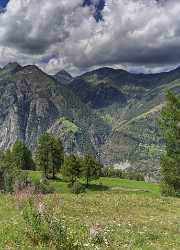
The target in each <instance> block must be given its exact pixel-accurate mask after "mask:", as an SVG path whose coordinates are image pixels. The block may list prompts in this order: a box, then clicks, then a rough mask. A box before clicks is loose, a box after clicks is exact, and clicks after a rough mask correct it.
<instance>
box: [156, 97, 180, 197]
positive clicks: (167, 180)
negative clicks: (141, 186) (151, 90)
mask: <svg viewBox="0 0 180 250" xmlns="http://www.w3.org/2000/svg"><path fill="white" fill-rule="evenodd" d="M159 125H160V130H161V134H162V136H163V138H164V141H165V145H166V147H165V153H164V154H163V155H162V158H161V176H162V178H161V188H162V193H163V194H165V195H180V97H176V96H175V95H174V94H173V93H171V92H168V93H167V95H166V104H165V106H164V107H163V108H162V111H161V115H160V119H159Z"/></svg>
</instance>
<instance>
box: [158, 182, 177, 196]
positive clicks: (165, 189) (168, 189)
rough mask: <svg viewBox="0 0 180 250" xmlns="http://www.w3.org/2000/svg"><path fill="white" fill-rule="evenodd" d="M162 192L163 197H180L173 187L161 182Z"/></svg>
mask: <svg viewBox="0 0 180 250" xmlns="http://www.w3.org/2000/svg"><path fill="white" fill-rule="evenodd" d="M160 190H161V194H162V195H163V196H172V197H175V196H180V194H179V193H177V192H176V191H175V189H174V188H173V187H172V186H170V185H168V184H167V183H166V182H164V181H161V183H160Z"/></svg>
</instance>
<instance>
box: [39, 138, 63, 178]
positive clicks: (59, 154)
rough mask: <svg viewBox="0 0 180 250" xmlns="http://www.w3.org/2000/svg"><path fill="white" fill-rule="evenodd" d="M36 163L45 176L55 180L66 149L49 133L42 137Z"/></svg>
mask: <svg viewBox="0 0 180 250" xmlns="http://www.w3.org/2000/svg"><path fill="white" fill-rule="evenodd" d="M35 158H36V163H37V165H38V166H39V168H40V169H41V170H43V172H44V174H45V176H46V177H47V178H49V175H50V174H51V175H52V178H55V175H56V174H57V173H58V172H59V170H60V168H61V166H62V164H63V160H64V148H63V145H62V143H61V141H60V140H59V139H57V138H56V137H55V136H54V135H52V134H49V133H44V134H43V135H42V136H40V138H39V140H38V144H37V147H36V152H35Z"/></svg>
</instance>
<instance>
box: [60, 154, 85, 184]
mask: <svg viewBox="0 0 180 250" xmlns="http://www.w3.org/2000/svg"><path fill="white" fill-rule="evenodd" d="M80 170H81V159H80V158H79V157H78V156H77V155H74V154H70V155H68V156H67V157H66V158H65V161H64V166H63V171H62V174H63V176H64V177H68V178H69V179H70V181H71V184H73V183H74V182H75V181H76V180H77V179H78V178H79V177H80Z"/></svg>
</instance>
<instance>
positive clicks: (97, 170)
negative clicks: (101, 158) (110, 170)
mask: <svg viewBox="0 0 180 250" xmlns="http://www.w3.org/2000/svg"><path fill="white" fill-rule="evenodd" d="M101 170H102V164H100V163H99V162H97V161H96V160H95V158H94V157H93V156H92V155H89V154H86V155H85V156H84V159H83V161H82V166H81V173H82V176H83V177H84V178H85V179H86V185H87V186H88V185H89V182H90V181H91V180H94V179H98V178H99V177H100V175H101Z"/></svg>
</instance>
